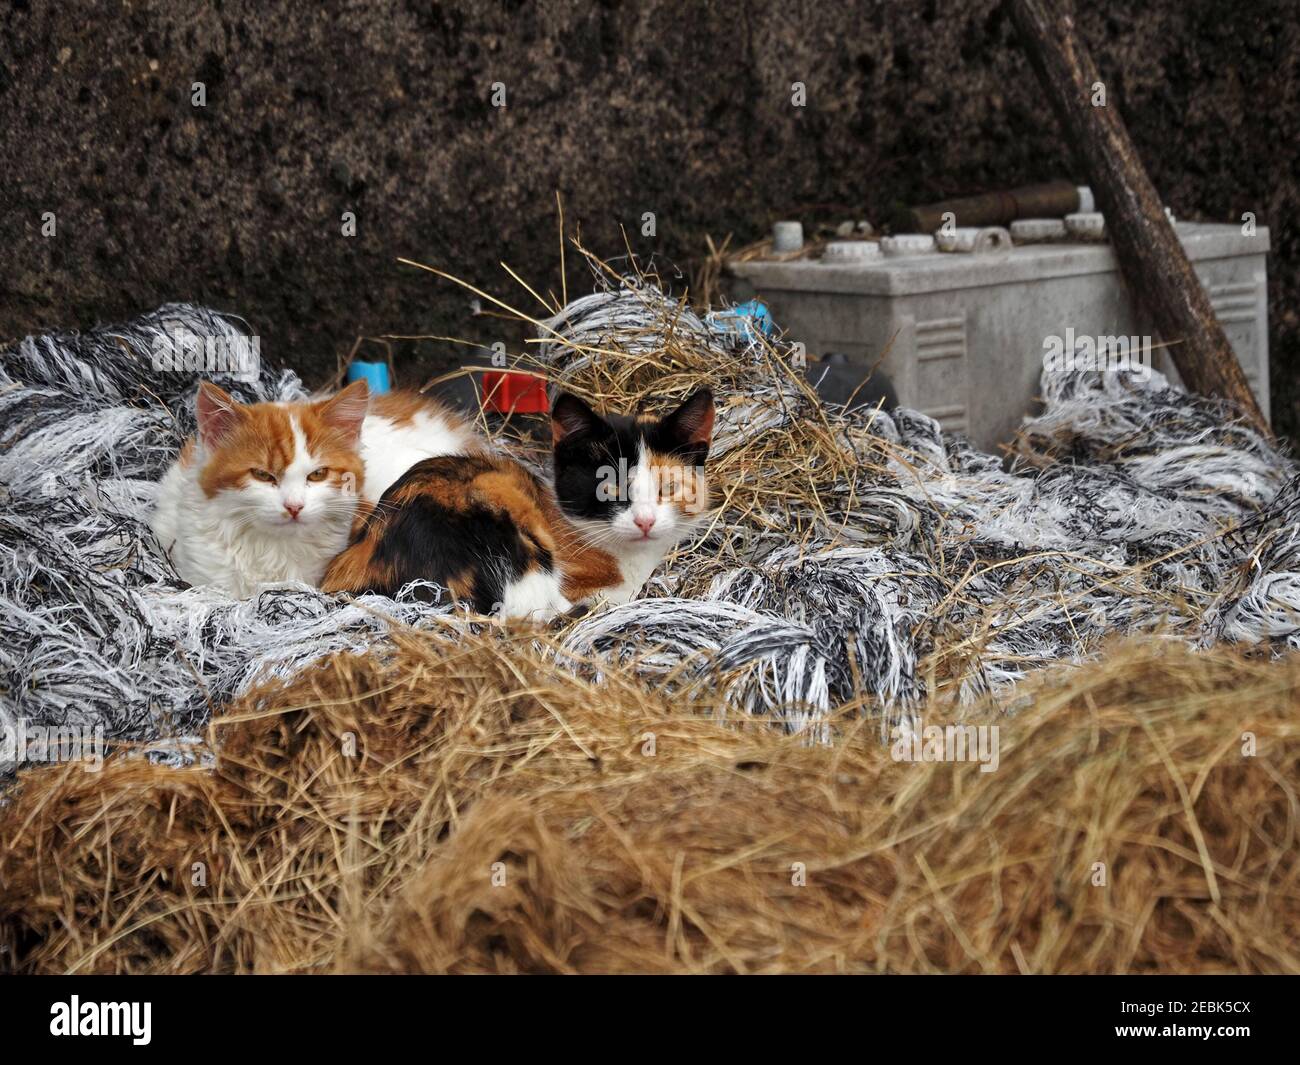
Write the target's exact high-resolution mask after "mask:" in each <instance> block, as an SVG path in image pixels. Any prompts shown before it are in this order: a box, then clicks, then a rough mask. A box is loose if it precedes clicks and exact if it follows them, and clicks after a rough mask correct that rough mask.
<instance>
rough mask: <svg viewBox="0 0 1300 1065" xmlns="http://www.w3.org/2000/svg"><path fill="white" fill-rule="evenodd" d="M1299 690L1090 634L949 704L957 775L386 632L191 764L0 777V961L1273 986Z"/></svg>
mask: <svg viewBox="0 0 1300 1065" xmlns="http://www.w3.org/2000/svg"><path fill="white" fill-rule="evenodd" d="M1298 690H1300V657H1296V656H1291V657H1286V658H1283V659H1281V660H1279V661H1272V662H1269V661H1265V660H1263V659H1260V658H1252V657H1248V656H1245V655H1243V654H1242V653H1240V652H1239V651H1235V650H1231V649H1222V650H1218V651H1215V652H1213V653H1197V652H1194V651H1192V650H1189V649H1188V648H1186V647H1185V646H1183V645H1182V644H1180V643H1177V642H1170V641H1163V642H1162V641H1156V640H1148V641H1144V642H1142V643H1136V644H1134V643H1130V644H1126V645H1120V646H1117V647H1115V648H1113V649H1111V651H1110V653H1109V654H1108V655H1107V656H1106V657H1105V658H1104V660H1103V662H1102V664H1100V665H1099V666H1095V667H1091V668H1088V669H1075V668H1067V667H1060V668H1057V669H1053V670H1050V671H1047V672H1044V673H1040V674H1038V675H1037V676H1036V677H1035V678H1034V680H1032V681H1030V682H1027V683H1026V684H1025V685H1022V687H1021V695H1022V701H1023V703H1024V705H1023V708H1022V709H1021V711H1020V712H1019V713H1018V714H1017V715H1015V716H1012V717H1009V718H1008V717H1005V716H1002V715H1001V714H1000V712H999V710H998V709H997V708H996V707H994V706H991V705H988V704H982V705H979V706H977V707H974V708H972V710H971V712H970V713H969V714H968V715H967V717H966V719H965V720H967V721H969V722H987V721H990V720H996V721H998V722H999V724H1000V726H1001V737H1002V738H1001V750H1000V765H999V768H998V769H997V771H996V772H992V773H981V772H979V769H978V767H977V766H976V765H973V764H962V765H954V764H950V763H927V764H908V763H903V762H895V761H893V760H892V759H891V757H890V752H889V750H888V749H887V748H886V747H883V746H882V745H881V744H880V742H879V738H878V736H877V735H876V732H875V728H874V727H873V726H872V725H871V724H870V723H869V722H867V721H866V720H864V719H863V718H862V717H861V716H859V715H848V716H841V717H838V718H837V719H836V720H835V722H834V724H833V729H834V732H835V737H834V739H835V742H834V744H833V745H831V746H821V745H814V746H810V745H808V744H806V743H804V742H801V741H800V739H799V738H798V737H794V736H790V735H788V734H785V733H783V732H782V731H780V730H774V729H771V728H765V727H762V726H761V725H760V724H758V723H756V722H752V721H751V722H744V721H740V722H734V723H732V724H729V725H728V724H723V723H720V722H718V721H716V720H711V719H710V718H709V717H708V716H706V713H705V711H706V710H707V709H708V708H707V707H704V706H701V705H682V704H681V703H680V702H678V701H675V700H674V701H670V700H669V699H667V698H665V697H664V696H663V695H662V693H656V692H654V691H649V690H647V689H646V688H644V687H642V686H640V685H638V684H636V683H633V682H632V681H630V680H626V679H620V678H618V677H612V678H611V679H610V680H609V681H608V682H607V683H605V684H603V685H594V684H591V683H590V682H587V681H584V680H581V679H578V678H575V677H573V676H572V675H569V674H566V673H563V672H559V671H557V670H556V669H555V668H554V666H553V663H552V662H551V661H550V660H549V659H548V658H547V657H546V656H544V655H541V654H539V653H538V652H537V650H536V648H534V647H533V646H532V645H531V641H529V640H527V639H523V638H520V637H518V636H516V637H510V636H506V635H504V634H500V633H495V634H489V635H484V636H481V637H476V638H474V639H471V640H467V641H466V642H465V643H464V645H463V646H462V647H461V648H460V650H459V651H457V652H455V653H449V652H448V649H447V647H446V645H445V643H443V642H441V641H439V640H437V639H435V638H432V637H429V636H421V635H414V634H412V635H407V636H400V637H398V638H397V639H396V648H395V651H394V653H393V654H392V655H391V656H390V657H388V658H387V659H385V660H380V659H379V658H378V657H376V656H366V657H356V656H339V657H336V658H334V659H332V660H330V662H329V663H328V664H326V665H325V666H323V667H321V668H318V669H315V670H311V671H308V672H307V673H305V674H303V675H302V676H301V677H299V678H298V679H297V680H296V681H294V682H292V683H290V684H289V685H287V686H284V687H278V686H277V687H275V688H268V689H265V690H262V691H259V692H256V693H252V694H250V695H249V696H247V697H246V698H244V699H242V700H240V701H239V702H237V703H236V704H234V705H233V706H231V707H230V708H229V709H228V711H227V712H226V713H225V714H224V715H222V716H221V717H219V718H218V719H217V721H216V722H215V725H214V731H215V733H216V735H215V737H214V740H215V742H216V743H217V745H218V746H219V748H220V750H221V752H222V755H221V758H220V760H219V765H218V768H217V769H216V771H215V772H208V771H204V770H200V769H181V770H177V769H169V768H166V767H163V766H155V765H150V764H148V763H147V762H145V761H142V760H111V761H110V762H109V764H108V765H107V766H106V767H105V769H104V771H103V772H102V773H101V774H100V775H98V776H96V775H93V774H88V773H85V772H83V771H82V770H81V769H80V768H78V767H76V766H67V767H61V768H57V769H50V770H41V771H38V772H30V773H25V774H23V775H22V776H21V777H20V778H19V783H18V786H17V788H16V790H15V793H14V794H13V801H12V803H11V804H10V805H9V806H7V807H5V808H3V809H2V810H0V838H3V839H4V840H5V847H4V848H3V850H2V851H0V884H3V885H4V886H5V890H4V891H3V893H0V960H2V964H3V968H5V969H7V970H17V971H22V972H65V971H75V972H155V973H157V972H161V973H189V972H209V971H217V972H249V971H259V972H282V971H293V972H335V971H375V972H750V973H753V972H832V971H866V972H935V971H941V972H999V973H1014V972H1043V973H1052V972H1076V973H1104V972H1127V973H1141V972H1151V971H1161V972H1188V973H1193V972H1194V973H1204V972H1222V971H1249V972H1291V973H1294V972H1298V971H1300V948H1297V944H1298V943H1300V845H1298V844H1300V841H1298V840H1297V838H1296V836H1297V831H1298V828H1300V796H1297V781H1300V721H1298V719H1297V715H1296V707H1297V692H1298ZM1247 733H1249V734H1253V735H1254V736H1255V737H1256V740H1255V742H1256V753H1255V754H1254V755H1253V756H1246V755H1243V744H1244V743H1247V742H1248V737H1247V738H1246V739H1243V735H1244V734H1247ZM353 743H354V744H355V746H353V745H352V744H353ZM349 752H353V753H349ZM799 863H802V867H803V868H802V875H800V864H799ZM1097 863H1102V865H1101V866H1098V864H1097ZM1103 868H1104V883H1100V882H1099V880H1100V877H1101V873H1100V872H1099V870H1100V869H1103ZM197 870H203V871H204V874H205V875H204V876H203V877H198V876H197V873H196V871H197ZM196 879H197V880H200V881H202V882H200V883H196Z"/></svg>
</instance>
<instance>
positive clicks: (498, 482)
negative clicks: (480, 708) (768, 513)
mask: <svg viewBox="0 0 1300 1065" xmlns="http://www.w3.org/2000/svg"><path fill="white" fill-rule="evenodd" d="M713 419H714V407H713V394H712V393H711V392H710V391H709V390H708V389H699V390H698V391H696V392H694V393H693V394H692V395H691V396H689V397H688V398H687V399H686V400H685V401H684V402H683V403H682V404H681V405H680V406H679V407H678V408H677V409H676V410H674V411H673V412H672V413H671V414H669V415H667V416H666V417H662V418H656V417H653V416H651V415H648V414H644V413H643V414H639V415H637V416H636V417H634V418H629V417H601V416H600V415H598V414H597V413H596V412H595V411H593V410H592V409H591V408H590V407H589V406H588V405H587V404H586V403H584V402H583V401H582V400H580V399H578V398H577V397H576V396H572V395H567V394H566V395H562V396H560V397H559V398H558V399H557V400H556V402H555V404H554V407H553V408H552V412H551V435H552V444H553V452H554V485H553V486H551V485H547V484H546V483H544V482H543V481H542V480H541V479H540V478H538V477H537V476H536V475H535V474H533V473H532V472H530V471H529V470H527V469H526V468H524V467H523V466H522V465H520V464H519V463H518V462H515V461H514V460H513V459H509V458H505V457H499V456H488V455H474V456H468V457H443V458H435V459H429V460H426V461H424V462H420V463H417V464H416V465H415V466H413V467H411V469H409V470H408V471H407V472H406V473H405V474H403V475H402V476H401V477H399V478H398V479H397V481H396V482H395V483H394V484H393V486H392V487H391V488H390V489H389V490H388V491H387V492H385V493H384V496H383V498H382V499H380V501H379V503H378V505H377V506H376V508H375V509H374V510H373V511H372V512H371V513H370V514H369V515H367V516H366V517H365V519H364V520H363V521H362V522H361V523H360V524H359V526H358V528H357V530H356V532H355V534H354V535H353V537H352V543H351V544H350V545H349V547H348V549H347V550H346V551H344V552H343V553H342V554H340V555H339V556H338V558H336V559H335V560H334V561H333V562H332V563H330V566H329V570H328V571H327V572H326V574H325V579H324V580H323V581H322V584H321V587H322V589H323V590H325V591H327V592H329V591H347V592H353V593H359V592H364V591H373V592H380V593H383V594H386V595H394V594H396V592H397V591H398V590H399V589H400V588H401V587H402V586H403V585H405V584H407V583H408V582H410V581H413V580H417V579H423V580H428V581H432V582H434V583H436V584H440V585H442V586H443V587H445V588H447V589H448V590H449V591H450V592H451V594H452V596H453V597H454V598H456V599H457V600H460V601H463V602H466V603H469V604H471V605H472V606H473V607H474V609H475V610H477V611H478V612H479V613H483V614H487V613H492V612H496V611H499V612H500V613H501V614H502V615H503V616H505V617H508V618H517V617H532V618H534V619H536V620H545V619H547V618H550V617H552V616H554V615H555V614H558V613H563V612H565V611H567V610H568V609H569V608H570V607H571V606H572V605H573V604H575V603H577V602H579V601H581V600H583V599H586V598H588V597H591V596H595V595H599V596H602V597H603V598H605V599H608V600H610V601H612V602H616V603H617V602H626V601H627V600H629V599H631V598H632V597H633V596H634V595H636V593H637V592H638V591H640V589H641V586H642V585H643V584H644V583H645V581H646V579H647V578H648V577H649V576H650V574H651V573H652V572H653V571H654V569H655V567H656V566H657V565H658V564H659V562H660V561H661V560H662V559H663V557H664V555H666V554H667V553H668V551H669V550H670V549H671V548H672V547H673V546H674V545H675V544H677V543H678V542H680V541H681V540H682V539H683V538H684V537H685V536H687V535H688V534H689V533H690V532H691V531H692V530H693V529H694V528H695V527H696V525H697V523H698V522H699V520H700V518H701V517H702V516H703V515H704V513H705V512H706V510H707V509H708V482H707V478H706V475H705V471H704V463H705V460H706V459H707V457H708V453H709V441H710V439H711V437H712V433H713Z"/></svg>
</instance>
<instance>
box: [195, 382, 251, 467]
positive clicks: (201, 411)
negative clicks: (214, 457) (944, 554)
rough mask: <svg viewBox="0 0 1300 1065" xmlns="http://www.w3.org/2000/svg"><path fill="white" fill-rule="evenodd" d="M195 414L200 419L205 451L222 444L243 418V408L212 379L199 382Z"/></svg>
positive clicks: (201, 436) (214, 448) (200, 435)
mask: <svg viewBox="0 0 1300 1065" xmlns="http://www.w3.org/2000/svg"><path fill="white" fill-rule="evenodd" d="M194 414H195V416H196V417H197V418H198V421H199V440H200V441H202V443H203V448H204V450H205V451H214V450H216V448H218V447H220V446H221V442H222V441H223V440H225V439H226V437H228V436H229V435H230V433H231V431H232V430H233V429H234V428H235V426H237V425H238V424H239V422H240V420H241V419H242V418H243V416H244V415H243V410H242V408H241V407H240V405H239V404H238V403H237V402H236V401H235V399H234V397H232V396H231V395H230V393H229V392H227V391H226V390H225V389H224V388H221V387H219V386H217V385H214V384H213V383H212V382H211V381H203V382H201V383H200V384H199V394H198V398H197V399H196V400H195V402H194Z"/></svg>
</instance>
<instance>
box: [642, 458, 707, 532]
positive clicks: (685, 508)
mask: <svg viewBox="0 0 1300 1065" xmlns="http://www.w3.org/2000/svg"><path fill="white" fill-rule="evenodd" d="M648 458H649V462H650V469H651V471H652V472H653V474H654V476H655V478H656V484H657V485H658V487H659V498H660V499H661V500H662V501H663V502H665V503H673V504H674V505H675V506H676V507H677V509H678V510H680V511H681V512H682V513H683V514H688V515H690V516H691V517H697V516H698V515H700V514H703V513H704V512H705V511H706V510H708V509H709V478H708V476H707V475H706V474H705V472H704V468H703V467H699V466H683V465H682V461H681V459H679V458H676V457H675V456H673V455H663V454H660V453H659V452H656V451H651V452H650V454H649V456H648Z"/></svg>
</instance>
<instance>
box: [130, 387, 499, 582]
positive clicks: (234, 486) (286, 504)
mask: <svg viewBox="0 0 1300 1065" xmlns="http://www.w3.org/2000/svg"><path fill="white" fill-rule="evenodd" d="M196 413H197V416H198V424H199V431H198V435H197V437H196V438H191V439H190V440H188V441H186V443H185V446H184V448H183V449H182V451H181V454H180V457H179V458H178V459H177V460H176V462H175V463H173V464H172V466H171V468H170V469H169V470H168V471H167V473H166V475H165V476H164V477H163V480H162V483H161V484H160V485H159V490H158V499H157V504H156V506H155V509H154V513H153V516H152V519H151V525H152V527H153V530H154V533H155V534H156V535H157V537H158V540H159V542H160V543H161V544H162V546H163V548H164V549H166V550H167V551H168V552H169V553H170V555H171V558H172V562H173V564H174V565H175V566H176V571H177V573H178V574H180V576H181V578H182V579H183V580H185V581H186V582H188V583H189V584H192V585H215V586H216V587H219V588H222V589H224V590H225V591H227V592H229V593H230V594H231V595H235V596H239V597H244V596H249V595H252V594H254V593H255V592H256V591H257V590H258V589H259V588H261V587H263V586H265V585H268V584H278V583H281V582H284V581H295V580H296V581H303V582H305V583H307V584H311V585H318V584H319V583H320V581H321V578H322V576H323V575H324V573H325V568H326V566H328V565H329V562H330V560H331V559H332V558H333V557H334V556H335V555H336V554H338V552H339V551H341V550H342V549H343V548H344V547H345V546H346V545H347V543H348V536H349V533H350V531H351V528H352V522H353V518H354V516H355V514H356V510H357V506H358V503H359V502H360V501H361V500H365V501H367V502H370V503H373V502H375V501H376V500H378V499H379V497H380V496H382V495H383V493H384V491H385V490H386V489H387V488H388V487H389V485H391V484H392V483H393V482H394V481H395V480H396V479H397V478H398V477H400V476H401V475H402V474H403V473H404V472H405V471H406V470H407V469H408V468H409V467H410V466H412V465H414V464H415V463H417V462H420V461H422V460H424V459H427V458H432V457H436V456H440V455H462V454H473V453H476V452H478V451H479V450H480V448H481V442H480V440H479V438H478V437H477V435H476V434H475V433H474V431H473V429H472V428H471V427H470V426H469V424H468V423H466V422H465V421H464V420H463V419H461V418H460V417H459V416H457V415H456V414H454V413H452V412H451V411H450V410H448V409H447V408H445V407H443V406H442V405H441V404H439V403H438V402H437V401H435V400H432V399H429V398H427V397H425V396H422V395H420V394H418V393H413V392H392V393H386V394H384V395H381V396H375V397H373V398H372V397H371V396H370V393H369V389H368V388H367V386H366V383H365V382H364V381H357V382H355V383H353V384H351V385H349V386H348V387H347V388H345V389H343V391H341V392H339V393H338V394H337V395H335V396H332V397H331V398H329V399H325V400H320V401H316V402H305V403H254V404H248V405H245V404H241V403H238V402H237V401H236V400H235V399H233V398H232V397H231V396H230V395H229V394H227V393H226V392H225V391H223V390H222V389H221V388H218V387H217V386H216V385H214V384H212V383H211V382H208V381H205V382H203V383H202V385H201V386H200V387H199V393H198V398H197V400H196Z"/></svg>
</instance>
